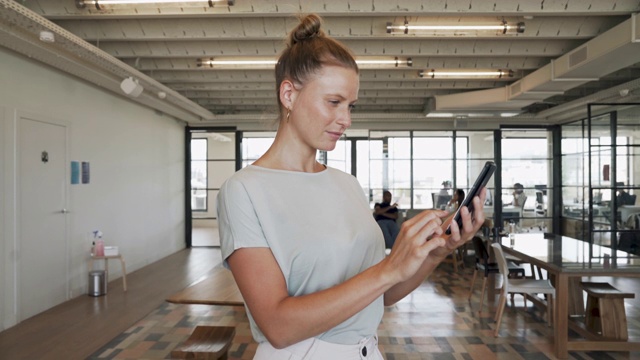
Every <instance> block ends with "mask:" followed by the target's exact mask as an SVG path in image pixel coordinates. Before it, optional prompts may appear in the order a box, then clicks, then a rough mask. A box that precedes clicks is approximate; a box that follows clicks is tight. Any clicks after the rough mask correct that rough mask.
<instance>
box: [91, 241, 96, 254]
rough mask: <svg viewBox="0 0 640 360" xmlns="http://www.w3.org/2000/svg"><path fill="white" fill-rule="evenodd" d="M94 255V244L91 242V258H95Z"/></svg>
mask: <svg viewBox="0 0 640 360" xmlns="http://www.w3.org/2000/svg"><path fill="white" fill-rule="evenodd" d="M95 255H96V242H95V241H93V242H91V256H95Z"/></svg>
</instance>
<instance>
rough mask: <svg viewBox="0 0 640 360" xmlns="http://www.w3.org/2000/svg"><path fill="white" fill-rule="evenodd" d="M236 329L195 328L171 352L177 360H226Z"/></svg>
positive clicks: (225, 327)
mask: <svg viewBox="0 0 640 360" xmlns="http://www.w3.org/2000/svg"><path fill="white" fill-rule="evenodd" d="M235 334H236V329H235V328H234V327H229V326H196V328H195V329H194V330H193V333H192V334H191V336H189V338H188V339H187V340H186V341H185V342H184V344H182V345H181V346H179V347H178V348H176V349H174V350H172V351H171V357H172V358H177V359H205V360H218V359H219V360H226V359H227V351H228V350H229V347H230V346H231V342H232V341H233V337H234V336H235Z"/></svg>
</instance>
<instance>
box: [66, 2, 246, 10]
mask: <svg viewBox="0 0 640 360" xmlns="http://www.w3.org/2000/svg"><path fill="white" fill-rule="evenodd" d="M216 3H221V4H226V5H227V6H233V5H234V3H235V0H181V1H176V0H76V7H77V8H79V9H84V8H85V7H86V6H87V5H93V6H95V7H96V9H97V10H104V8H103V6H112V5H116V6H118V5H154V6H156V5H162V4H177V5H180V6H183V5H185V4H187V5H196V6H202V5H206V6H208V7H213V6H214V5H215V4H216Z"/></svg>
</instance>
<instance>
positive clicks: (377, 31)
mask: <svg viewBox="0 0 640 360" xmlns="http://www.w3.org/2000/svg"><path fill="white" fill-rule="evenodd" d="M102 3H103V4H100V2H99V4H98V6H96V5H95V4H92V2H89V1H87V3H86V4H84V6H83V5H82V0H78V1H76V0H20V1H12V0H0V45H1V46H5V47H7V48H10V49H13V50H14V51H17V52H20V53H23V54H25V55H27V56H30V57H32V58H34V59H36V60H39V61H42V62H44V63H47V64H49V65H51V66H54V67H56V68H59V69H61V70H63V71H65V72H68V73H69V74H71V75H73V76H77V77H80V78H82V79H85V80H87V81H89V82H92V83H94V84H96V85H98V86H101V87H104V88H106V89H108V90H111V91H114V92H116V93H119V94H123V93H122V90H121V89H120V83H121V82H122V80H123V79H125V78H128V77H132V78H133V79H134V80H135V81H137V82H138V83H139V84H140V85H141V86H142V87H143V89H144V91H143V92H142V94H141V95H140V96H139V97H137V98H133V100H134V101H138V102H140V103H142V104H145V105H146V106H150V107H152V108H154V109H157V110H159V111H162V112H164V113H167V114H170V115H172V116H175V117H176V118H179V119H181V120H184V121H186V122H189V123H190V124H193V125H209V124H210V125H234V124H237V123H239V122H242V121H246V120H247V119H253V120H255V119H265V118H269V117H271V118H273V117H275V114H276V112H277V109H276V107H275V106H276V99H275V96H276V95H275V83H274V75H273V70H272V68H269V66H268V65H267V66H264V65H262V66H257V65H256V66H252V67H251V68H242V67H240V66H235V67H233V68H218V67H215V66H213V67H210V66H207V65H205V66H199V64H200V65H202V63H203V62H204V61H207V60H210V59H215V60H243V59H244V60H255V59H273V60H275V59H276V58H277V56H278V54H279V53H280V52H281V51H282V49H283V48H284V40H283V39H284V38H285V36H286V34H287V33H288V32H289V31H290V30H291V29H292V28H293V27H294V26H295V25H296V24H297V18H296V17H297V16H298V15H300V14H306V13H317V14H319V15H321V16H322V17H323V18H324V21H325V25H324V26H325V31H326V32H327V33H328V34H330V35H331V36H333V37H335V38H336V39H338V40H340V41H342V42H343V43H345V44H346V45H347V46H348V47H349V48H350V49H352V51H353V52H354V54H355V56H356V58H357V59H359V60H367V59H387V60H388V59H391V60H393V59H396V58H397V59H398V60H399V65H398V66H395V64H391V65H381V66H377V67H375V68H370V67H368V66H365V65H363V66H362V68H361V72H360V93H359V101H358V104H357V107H356V109H355V110H354V114H353V117H354V123H356V122H371V121H377V122H384V123H391V122H394V121H411V122H430V121H439V120H442V119H446V118H455V119H460V118H465V119H469V121H471V120H473V119H476V118H477V119H483V120H491V121H495V122H507V123H509V122H510V123H518V122H523V121H524V122H526V123H532V122H537V123H541V124H549V123H559V122H562V121H566V120H567V119H569V118H572V117H575V116H579V114H580V113H582V112H584V111H585V110H586V104H588V103H590V102H629V101H637V100H638V96H639V93H640V90H637V89H638V87H640V82H639V81H638V78H640V76H639V75H640V66H639V63H640V44H638V41H639V40H638V39H639V38H640V26H638V25H640V20H638V19H637V18H636V16H635V13H637V12H638V11H639V10H640V3H639V2H638V1H631V0H615V1H613V0H611V1H602V0H579V1H576V0H538V1H531V0H493V1H478V0H434V1H418V0H384V1H380V0H350V1H329V0H325V1H311V0H288V1H275V0H235V1H223V2H207V1H205V2H204V3H202V4H195V5H194V4H191V3H188V2H172V3H165V4H160V3H153V4H123V5H108V4H106V1H104V2H102ZM210 5H212V6H210ZM389 24H392V25H397V26H399V27H400V28H402V26H404V25H405V24H409V25H476V24H509V25H514V26H515V25H516V24H521V25H523V28H522V29H520V32H518V31H515V30H509V31H507V30H504V31H501V30H498V31H496V30H493V31H479V30H478V31H476V30H424V31H423V32H418V31H415V32H414V31H409V30H407V31H406V32H407V33H405V32H404V31H402V30H400V31H390V30H388V28H387V26H388V25H389ZM42 31H46V32H50V33H52V34H53V36H54V41H53V42H48V41H49V40H50V39H47V38H45V39H44V41H42V40H41V36H42V35H41V34H42ZM407 60H410V61H411V66H407V65H405V64H404V63H403V62H404V61H407ZM271 67H272V65H271ZM447 69H448V70H454V71H455V70H469V71H476V70H493V71H496V70H502V71H508V73H505V75H503V76H501V77H499V78H493V79H477V78H474V77H466V78H465V77H463V78H438V77H437V76H435V75H433V76H429V75H426V76H424V77H421V76H420V73H423V74H428V73H429V72H431V71H432V70H433V71H434V74H438V71H444V70H447Z"/></svg>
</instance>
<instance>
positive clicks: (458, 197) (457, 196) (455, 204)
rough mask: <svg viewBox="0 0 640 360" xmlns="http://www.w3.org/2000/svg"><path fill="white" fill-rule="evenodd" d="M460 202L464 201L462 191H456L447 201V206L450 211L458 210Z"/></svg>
mask: <svg viewBox="0 0 640 360" xmlns="http://www.w3.org/2000/svg"><path fill="white" fill-rule="evenodd" d="M462 200H464V190H462V189H456V191H454V192H453V196H452V197H451V200H449V206H451V209H452V210H454V211H455V210H458V208H459V207H460V206H461V205H462Z"/></svg>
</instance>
